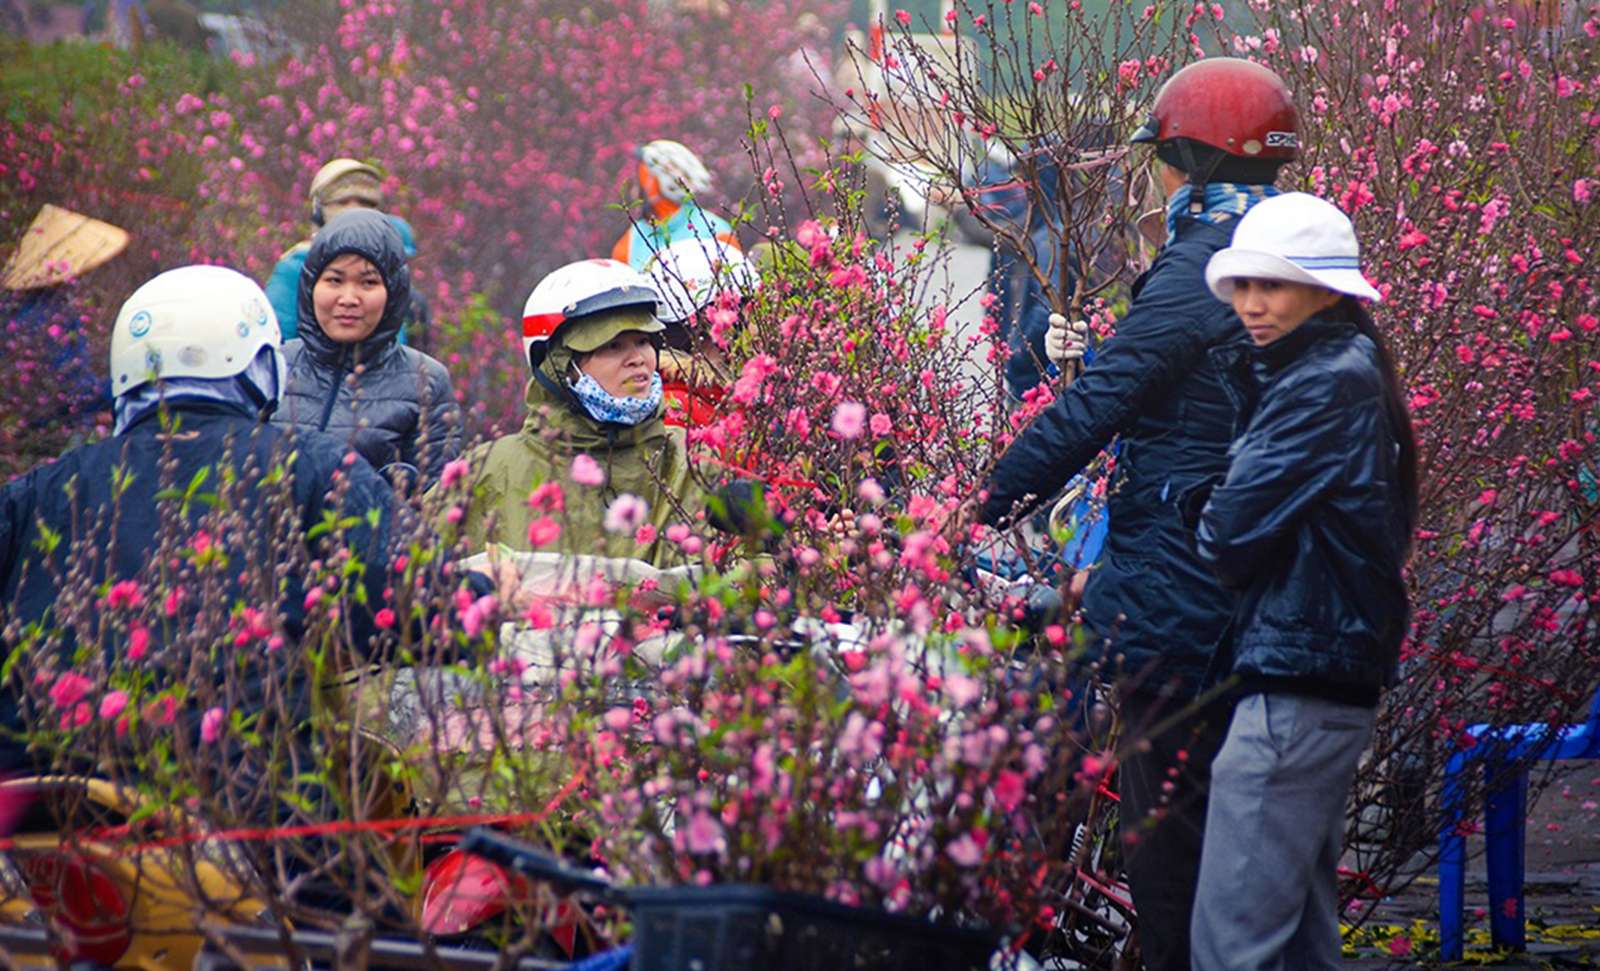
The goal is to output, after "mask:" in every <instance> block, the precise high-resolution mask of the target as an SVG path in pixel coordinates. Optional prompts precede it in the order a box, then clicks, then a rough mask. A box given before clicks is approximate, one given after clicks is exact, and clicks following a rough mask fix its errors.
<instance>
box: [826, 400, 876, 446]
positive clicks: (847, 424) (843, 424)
mask: <svg viewBox="0 0 1600 971" xmlns="http://www.w3.org/2000/svg"><path fill="white" fill-rule="evenodd" d="M866 420H867V409H866V407H865V406H863V405H862V404H861V402H859V401H841V402H839V404H838V406H837V407H835V408H834V409H833V422H832V424H831V427H832V428H833V433H834V434H835V435H838V436H839V437H840V438H843V439H846V440H850V439H855V438H860V437H861V429H862V426H863V425H864V424H866Z"/></svg>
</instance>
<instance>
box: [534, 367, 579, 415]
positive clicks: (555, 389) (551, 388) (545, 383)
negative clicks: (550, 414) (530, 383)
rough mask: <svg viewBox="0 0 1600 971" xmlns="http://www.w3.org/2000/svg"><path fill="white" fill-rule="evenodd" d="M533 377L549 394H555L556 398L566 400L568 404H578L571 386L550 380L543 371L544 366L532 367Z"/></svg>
mask: <svg viewBox="0 0 1600 971" xmlns="http://www.w3.org/2000/svg"><path fill="white" fill-rule="evenodd" d="M540 363H543V362H540ZM533 379H534V380H535V381H537V382H539V385H540V387H542V388H544V389H545V390H546V391H548V392H550V393H551V394H553V395H555V396H556V398H557V399H559V400H562V401H566V402H568V403H569V404H573V405H576V404H578V397H577V395H575V394H573V393H572V389H571V388H564V387H562V386H561V385H560V384H559V383H557V382H555V381H553V380H551V379H550V375H548V374H546V373H544V368H542V367H536V368H534V369H533Z"/></svg>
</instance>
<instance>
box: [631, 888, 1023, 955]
mask: <svg viewBox="0 0 1600 971" xmlns="http://www.w3.org/2000/svg"><path fill="white" fill-rule="evenodd" d="M627 906H628V907H629V909H630V910H631V911H632V912H633V964H632V971H986V969H987V968H988V967H989V961H990V957H991V955H993V953H994V951H995V948H996V947H997V946H998V943H999V942H998V939H997V938H996V937H995V935H993V934H990V933H987V932H984V931H978V930H972V929H968V928H961V927H949V926H945V925H940V924H932V923H929V922H927V921H924V920H917V919H915V918H912V917H906V916H902V915H900V914H891V913H887V912H885V911H881V910H868V909H864V908H860V907H847V906H845V905H843V904H837V903H833V902H832V901H828V900H823V899H821V898H819V897H810V896H805V895H802V894H793V893H783V892H780V891H776V890H771V889H768V888H767V887H762V886H753V885H748V884H719V885H714V886H709V887H660V888H643V887H638V888H630V889H629V890H628V891H627Z"/></svg>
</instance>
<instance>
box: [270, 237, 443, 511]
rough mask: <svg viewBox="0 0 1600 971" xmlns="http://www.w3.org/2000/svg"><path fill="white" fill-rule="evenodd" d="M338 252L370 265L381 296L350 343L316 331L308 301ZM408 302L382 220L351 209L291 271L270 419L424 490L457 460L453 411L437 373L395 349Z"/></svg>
mask: <svg viewBox="0 0 1600 971" xmlns="http://www.w3.org/2000/svg"><path fill="white" fill-rule="evenodd" d="M346 253H354V254H356V255H358V256H360V257H362V258H363V259H366V260H368V261H370V262H371V263H372V264H373V265H374V266H376V267H377V268H378V272H379V273H380V274H381V275H382V276H383V282H384V287H385V288H386V289H387V290H388V300H387V302H386V303H385V305H384V310H383V317H382V319H381V320H379V322H378V327H377V329H376V330H374V331H373V332H372V334H371V335H370V336H368V337H367V338H366V339H365V340H363V341H361V342H359V343H356V344H342V343H339V342H337V341H335V340H333V339H332V338H330V337H329V336H328V335H327V334H325V333H323V331H322V328H321V327H320V326H319V325H318V324H317V316H316V311H315V309H314V308H313V306H312V300H311V295H312V290H313V288H314V287H315V286H316V282H317V278H318V277H319V276H321V275H322V271H323V270H324V269H326V268H327V266H328V264H329V263H331V262H333V261H334V260H335V259H336V258H338V257H339V256H342V255H344V254H346ZM410 301H411V272H410V270H409V269H407V267H406V254H405V248H404V240H403V238H402V237H401V235H400V233H399V231H398V230H397V229H395V227H394V224H393V223H392V222H391V221H390V220H389V218H388V217H387V216H385V215H383V214H382V213H380V212H378V211H376V210H373V209H353V210H351V211H349V212H345V213H341V214H339V215H338V216H336V217H334V219H333V221H332V222H330V223H328V225H326V226H324V227H322V229H321V230H319V231H318V233H317V235H316V237H315V238H314V239H313V240H312V241H311V248H310V249H309V250H308V251H307V252H306V257H305V265H304V266H303V267H302V268H301V271H300V309H299V320H300V336H299V337H298V338H296V339H295V340H292V341H289V342H288V343H287V344H284V345H283V357H284V360H285V362H286V363H287V365H288V371H289V383H288V386H287V387H286V388H285V389H284V392H283V400H282V402H280V403H279V405H278V410H277V412H276V413H275V414H274V415H273V416H272V420H273V421H274V422H275V423H277V424H279V425H288V426H293V427H295V428H300V429H308V430H315V431H318V432H327V433H328V434H329V435H332V436H333V437H334V438H336V439H338V440H339V441H341V442H345V443H347V444H348V445H349V446H350V447H351V448H354V449H355V450H356V451H357V452H359V453H361V457H362V458H364V459H366V460H367V461H368V462H370V463H371V464H372V466H373V468H377V469H381V468H383V467H385V466H387V465H390V464H392V463H402V464H405V465H410V466H412V467H414V468H416V469H417V470H418V472H420V473H421V477H422V482H423V484H424V485H431V484H432V483H433V482H435V481H437V480H438V478H439V476H440V474H441V473H442V472H443V471H444V466H445V463H447V462H449V461H450V460H451V459H453V458H455V457H456V456H457V455H458V454H459V453H460V452H461V408H460V406H459V405H457V404H456V399H455V392H454V391H453V390H452V389H451V386H450V372H449V371H448V370H446V369H445V366H444V365H443V364H440V363H439V362H438V361H436V360H434V359H433V358H431V357H429V356H428V355H426V354H424V353H422V352H421V351H419V350H416V349H415V348H411V347H404V346H402V345H400V344H399V343H397V340H396V339H397V337H398V335H399V333H400V327H401V323H402V321H403V320H404V319H405V316H406V314H407V312H408V311H409V308H410V306H411V302H410ZM357 368H359V369H360V370H359V371H358V370H357Z"/></svg>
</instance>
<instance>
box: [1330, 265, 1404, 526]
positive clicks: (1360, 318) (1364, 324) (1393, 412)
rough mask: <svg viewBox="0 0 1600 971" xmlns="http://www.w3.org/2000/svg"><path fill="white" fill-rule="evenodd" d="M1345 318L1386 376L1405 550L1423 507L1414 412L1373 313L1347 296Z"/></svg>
mask: <svg viewBox="0 0 1600 971" xmlns="http://www.w3.org/2000/svg"><path fill="white" fill-rule="evenodd" d="M1339 310H1340V311H1342V312H1343V314H1344V316H1345V319H1347V320H1349V321H1350V322H1351V323H1352V324H1355V325H1356V330H1359V331H1360V332H1361V333H1362V334H1365V335H1366V337H1367V339H1368V340H1370V341H1372V346H1373V347H1375V348H1376V349H1377V352H1378V370H1379V371H1381V372H1382V373H1383V403H1384V406H1385V409H1386V410H1387V411H1388V413H1389V430H1390V432H1391V433H1393V435H1394V438H1395V441H1396V442H1398V443H1399V445H1400V461H1399V463H1398V466H1399V473H1400V502H1401V504H1402V511H1403V512H1404V513H1405V517H1406V548H1407V549H1410V547H1411V534H1412V533H1413V532H1414V531H1415V530H1416V528H1417V519H1418V516H1419V512H1418V507H1419V504H1420V497H1419V486H1418V484H1417V435H1416V432H1415V430H1414V429H1412V427H1411V409H1409V408H1408V407H1406V391H1405V387H1404V386H1403V385H1401V383H1400V373H1399V372H1398V371H1397V370H1396V369H1395V366H1394V355H1393V354H1391V353H1389V342H1388V341H1386V340H1384V339H1383V334H1382V333H1380V332H1379V331H1378V325H1377V324H1376V323H1375V322H1374V321H1373V319H1372V314H1370V313H1368V312H1367V308H1366V307H1365V306H1364V305H1363V304H1362V303H1361V301H1359V300H1357V299H1356V298H1355V297H1345V298H1344V299H1343V300H1341V301H1340V302H1339Z"/></svg>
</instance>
